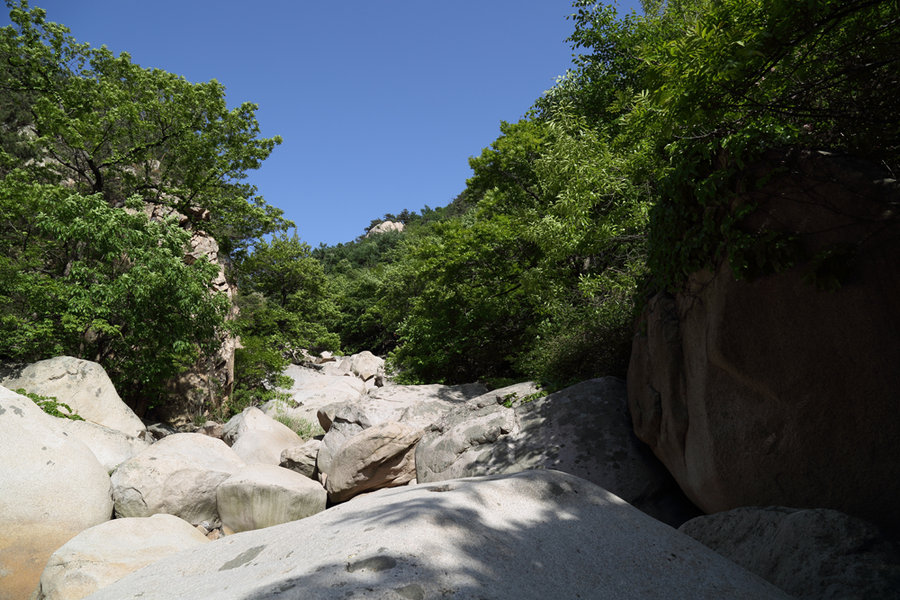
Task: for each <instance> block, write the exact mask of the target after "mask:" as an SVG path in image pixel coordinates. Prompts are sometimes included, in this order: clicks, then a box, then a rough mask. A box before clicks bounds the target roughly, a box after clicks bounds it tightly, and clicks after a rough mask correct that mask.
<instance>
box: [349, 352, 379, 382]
mask: <svg viewBox="0 0 900 600" xmlns="http://www.w3.org/2000/svg"><path fill="white" fill-rule="evenodd" d="M383 368H384V359H383V358H379V357H377V356H375V355H374V354H372V353H371V352H369V351H368V350H366V351H363V352H360V353H359V354H354V355H353V356H351V357H350V370H351V371H353V373H354V374H355V375H356V376H357V377H359V378H360V379H362V380H363V381H368V380H370V379H373V378H374V377H375V375H376V374H378V371H379V370H381V369H383Z"/></svg>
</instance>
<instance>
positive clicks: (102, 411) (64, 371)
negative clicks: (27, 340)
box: [0, 356, 145, 437]
mask: <svg viewBox="0 0 900 600" xmlns="http://www.w3.org/2000/svg"><path fill="white" fill-rule="evenodd" d="M0 385H2V386H4V387H6V388H9V389H12V390H15V389H16V388H23V389H24V390H25V391H27V392H31V393H34V394H40V395H41V396H50V397H54V398H56V401H57V402H61V403H63V404H68V405H69V407H70V408H71V409H72V410H74V411H75V412H76V413H78V415H79V416H81V417H82V418H83V419H84V420H86V421H91V422H93V423H98V424H100V425H104V426H106V427H109V428H110V429H118V430H119V431H121V432H122V433H124V434H126V435H129V436H131V437H137V436H138V435H139V434H140V433H141V432H142V431H143V430H144V429H145V427H144V423H143V422H142V421H141V420H140V419H139V418H138V416H137V415H136V414H134V411H133V410H131V409H130V408H129V407H128V405H126V404H125V403H124V402H122V399H121V398H120V397H119V394H118V393H117V392H116V390H115V388H114V387H113V384H112V381H110V380H109V376H108V375H107V374H106V371H104V370H103V367H101V366H100V365H99V364H97V363H95V362H91V361H88V360H82V359H80V358H73V357H71V356H58V357H56V358H48V359H47V360H41V361H38V362H36V363H32V364H30V365H26V366H24V367H21V368H17V369H4V371H3V377H2V379H0Z"/></svg>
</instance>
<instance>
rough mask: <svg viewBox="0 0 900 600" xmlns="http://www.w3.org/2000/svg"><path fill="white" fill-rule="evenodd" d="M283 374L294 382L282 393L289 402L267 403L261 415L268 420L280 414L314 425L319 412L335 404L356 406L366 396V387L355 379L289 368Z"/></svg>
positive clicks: (299, 368)
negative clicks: (322, 408)
mask: <svg viewBox="0 0 900 600" xmlns="http://www.w3.org/2000/svg"><path fill="white" fill-rule="evenodd" d="M348 372H349V367H348ZM284 374H285V375H287V376H288V377H290V378H292V379H293V380H294V383H293V385H292V386H291V387H290V388H289V389H286V390H283V391H285V392H287V393H288V394H289V395H290V400H289V401H287V402H281V401H272V402H269V403H266V404H265V405H264V406H263V407H262V411H263V412H264V413H266V414H267V415H269V416H270V417H274V416H275V415H276V414H278V413H279V412H281V413H284V414H286V415H288V416H292V417H297V418H302V419H305V420H306V421H309V422H310V423H315V422H316V412H317V411H318V410H319V408H321V407H323V406H326V405H328V404H333V403H336V402H348V401H349V402H355V401H358V400H360V399H361V398H362V397H363V395H364V394H365V393H366V384H365V382H363V381H361V380H360V379H359V378H358V377H346V376H329V375H323V374H321V373H319V372H317V371H315V370H313V369H307V368H305V367H300V366H297V365H288V367H287V368H286V369H285V371H284Z"/></svg>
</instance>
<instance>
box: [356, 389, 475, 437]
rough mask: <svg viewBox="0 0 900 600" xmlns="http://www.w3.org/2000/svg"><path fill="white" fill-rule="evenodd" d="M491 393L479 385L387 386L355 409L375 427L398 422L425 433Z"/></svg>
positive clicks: (375, 390)
mask: <svg viewBox="0 0 900 600" xmlns="http://www.w3.org/2000/svg"><path fill="white" fill-rule="evenodd" d="M487 391H488V390H487V388H486V387H484V386H483V385H481V384H479V383H467V384H463V385H438V384H433V385H387V386H384V387H381V388H377V389H373V390H370V391H369V393H368V395H367V396H365V397H363V398H362V399H361V400H360V401H359V402H356V403H355V405H356V406H358V407H359V408H360V410H362V411H363V412H364V413H365V414H366V415H367V416H368V418H369V420H370V421H371V422H372V424H376V423H387V422H389V421H394V422H401V423H407V424H409V425H412V426H416V427H420V428H422V429H424V428H425V427H428V426H429V425H431V424H432V423H434V422H435V421H437V420H438V419H440V418H441V417H442V416H443V415H444V414H446V413H447V412H449V411H450V410H452V409H454V408H456V407H458V406H461V405H462V404H464V403H465V402H466V401H467V400H470V399H472V398H475V397H477V396H480V395H482V394H484V393H486V392H487Z"/></svg>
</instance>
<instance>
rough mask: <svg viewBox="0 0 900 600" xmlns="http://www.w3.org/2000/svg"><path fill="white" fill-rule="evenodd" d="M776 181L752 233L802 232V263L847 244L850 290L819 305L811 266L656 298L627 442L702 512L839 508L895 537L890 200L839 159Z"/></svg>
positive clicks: (896, 429)
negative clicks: (635, 440) (642, 445)
mask: <svg viewBox="0 0 900 600" xmlns="http://www.w3.org/2000/svg"><path fill="white" fill-rule="evenodd" d="M774 167H781V168H783V169H784V171H783V173H776V175H775V176H774V177H771V178H770V179H769V180H768V183H766V185H765V186H764V187H762V188H761V189H760V190H759V191H757V192H753V193H752V194H750V196H749V200H750V201H754V202H757V203H758V206H759V208H758V210H757V212H756V213H755V214H754V215H753V216H752V217H751V218H750V219H749V221H748V222H747V229H748V231H750V232H751V233H753V234H754V235H756V232H758V231H765V230H769V229H774V230H781V231H794V232H799V233H798V240H799V242H798V243H799V244H800V245H801V247H802V248H804V250H805V251H806V253H807V254H808V255H814V254H815V253H816V252H818V251H820V250H823V249H825V248H828V247H835V245H838V247H840V246H839V245H840V244H850V247H853V248H855V249H856V250H857V254H856V255H855V257H854V258H853V260H852V261H851V263H850V265H849V267H850V273H852V276H851V277H850V278H849V279H847V280H846V281H845V282H844V284H843V285H842V286H841V287H840V288H839V289H837V290H836V291H820V290H818V289H817V288H816V287H815V286H813V285H811V284H810V283H808V282H807V281H805V278H806V276H807V274H808V273H809V271H810V269H811V268H812V266H813V265H812V264H811V263H801V264H798V265H797V266H796V267H794V268H792V269H790V270H787V271H785V272H782V273H777V274H773V275H768V276H765V277H760V278H758V279H755V280H752V281H747V280H742V281H736V280H735V279H734V277H733V275H732V273H731V270H730V268H729V266H728V265H727V264H723V265H721V266H720V267H719V268H718V269H717V270H716V271H715V272H698V273H695V274H693V275H692V276H691V278H690V281H689V284H688V289H686V290H685V291H684V292H682V293H679V294H678V295H676V296H674V297H671V296H666V295H659V296H657V297H655V298H654V299H653V300H652V301H651V302H650V303H649V305H648V306H647V307H646V309H645V311H644V314H643V317H642V319H641V323H642V324H641V327H640V329H639V334H638V335H636V336H635V339H634V345H633V351H632V358H631V364H630V366H629V371H628V397H629V404H630V410H631V415H632V418H633V422H634V426H635V431H636V433H637V435H638V437H640V438H641V439H642V440H643V441H645V442H646V443H647V444H649V445H650V447H651V448H652V449H653V451H654V453H655V454H656V455H657V456H658V457H659V458H660V459H661V460H662V462H663V463H664V464H665V465H666V466H667V468H668V469H669V471H671V472H672V474H673V475H674V476H675V479H676V480H677V481H678V483H679V485H680V486H681V487H682V489H683V490H684V491H685V492H686V493H687V495H688V496H689V497H690V498H691V499H692V500H693V501H694V502H695V503H696V504H697V505H698V506H699V507H700V508H702V509H703V510H704V511H706V512H719V511H724V510H728V509H731V508H736V507H740V506H771V505H780V506H799V507H822V508H833V509H837V510H840V511H842V512H845V513H848V514H851V515H855V516H859V517H862V518H865V519H867V520H870V521H873V522H875V523H879V524H881V525H882V526H887V527H890V528H893V529H894V530H898V529H900V502H897V498H898V497H900V461H898V460H897V456H898V455H900V419H898V418H897V412H898V411H897V408H898V403H897V394H898V392H897V390H898V389H900V368H898V365H900V343H898V340H900V311H898V310H897V298H900V269H898V268H897V265H900V226H898V219H897V217H896V216H895V215H894V216H892V214H893V213H892V212H891V208H890V207H891V206H894V207H896V206H897V205H898V204H900V189H898V185H897V184H896V182H894V183H890V182H885V181H878V180H877V179H878V178H879V177H883V175H879V174H878V173H875V172H873V171H872V169H871V168H870V167H868V166H865V165H861V164H858V163H850V162H848V161H846V160H844V159H840V158H838V157H828V156H815V155H814V156H807V157H806V158H802V159H800V160H797V161H794V162H791V161H785V162H783V163H782V164H780V165H779V164H776V165H774ZM774 167H768V171H766V170H762V171H760V173H759V177H760V178H763V177H764V176H766V175H772V168H774ZM748 179H750V180H752V176H749V175H748ZM738 201H740V199H739V200H736V202H738ZM845 247H846V246H845Z"/></svg>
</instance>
